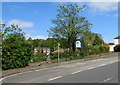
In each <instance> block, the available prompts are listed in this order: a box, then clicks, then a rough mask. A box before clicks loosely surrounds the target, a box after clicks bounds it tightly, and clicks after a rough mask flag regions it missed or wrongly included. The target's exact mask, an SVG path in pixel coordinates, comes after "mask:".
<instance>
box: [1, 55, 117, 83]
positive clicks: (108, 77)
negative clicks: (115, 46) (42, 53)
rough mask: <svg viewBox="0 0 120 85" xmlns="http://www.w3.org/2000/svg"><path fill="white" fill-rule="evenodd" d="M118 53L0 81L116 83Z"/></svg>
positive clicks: (38, 70)
mask: <svg viewBox="0 0 120 85" xmlns="http://www.w3.org/2000/svg"><path fill="white" fill-rule="evenodd" d="M118 62H119V60H118V53H112V54H110V55H107V56H106V57H105V56H104V57H103V58H99V59H94V60H89V61H77V62H74V63H69V64H59V65H56V66H54V67H49V68H42V69H36V70H30V71H26V72H23V73H17V74H13V75H9V76H6V77H3V78H1V79H0V81H2V83H118V82H119V81H118Z"/></svg>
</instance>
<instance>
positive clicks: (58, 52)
mask: <svg viewBox="0 0 120 85" xmlns="http://www.w3.org/2000/svg"><path fill="white" fill-rule="evenodd" d="M59 46H60V44H59V43H58V63H59Z"/></svg>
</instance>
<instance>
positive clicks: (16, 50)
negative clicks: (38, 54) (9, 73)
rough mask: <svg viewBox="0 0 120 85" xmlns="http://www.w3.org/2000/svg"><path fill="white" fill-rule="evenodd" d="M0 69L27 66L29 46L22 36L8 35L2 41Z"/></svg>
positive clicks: (17, 34) (29, 53)
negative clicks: (0, 65) (0, 67)
mask: <svg viewBox="0 0 120 85" xmlns="http://www.w3.org/2000/svg"><path fill="white" fill-rule="evenodd" d="M2 45H3V47H2V69H3V70H7V69H14V68H22V67H25V66H27V65H28V63H29V61H30V58H31V55H32V51H31V44H30V43H29V42H27V41H26V40H25V37H24V36H23V35H22V34H19V33H15V34H9V35H8V36H7V38H6V39H4V41H3V44H2Z"/></svg>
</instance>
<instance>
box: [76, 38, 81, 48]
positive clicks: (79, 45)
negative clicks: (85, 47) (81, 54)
mask: <svg viewBox="0 0 120 85" xmlns="http://www.w3.org/2000/svg"><path fill="white" fill-rule="evenodd" d="M75 47H76V48H81V42H80V41H79V40H78V41H76V42H75Z"/></svg>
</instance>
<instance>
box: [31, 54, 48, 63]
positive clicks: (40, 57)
mask: <svg viewBox="0 0 120 85" xmlns="http://www.w3.org/2000/svg"><path fill="white" fill-rule="evenodd" d="M46 58H47V55H46V54H44V53H37V54H36V55H35V56H33V58H32V60H33V62H41V61H46Z"/></svg>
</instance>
